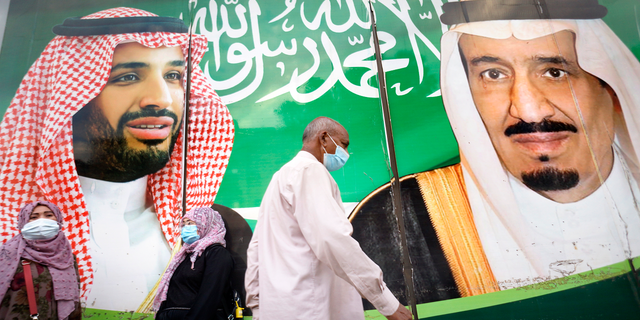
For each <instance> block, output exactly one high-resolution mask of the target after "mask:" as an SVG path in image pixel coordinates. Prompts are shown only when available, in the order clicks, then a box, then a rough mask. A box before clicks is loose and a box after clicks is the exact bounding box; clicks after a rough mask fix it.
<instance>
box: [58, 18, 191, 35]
mask: <svg viewBox="0 0 640 320" xmlns="http://www.w3.org/2000/svg"><path fill="white" fill-rule="evenodd" d="M188 31H189V28H187V25H185V24H184V22H183V21H182V20H180V19H178V18H172V17H125V18H104V19H80V18H68V19H65V20H64V22H63V23H62V24H59V25H57V26H55V27H53V33H55V34H57V35H59V36H99V35H105V34H122V33H140V32H175V33H187V32H188Z"/></svg>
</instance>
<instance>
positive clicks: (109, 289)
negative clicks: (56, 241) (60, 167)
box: [80, 176, 171, 311]
mask: <svg viewBox="0 0 640 320" xmlns="http://www.w3.org/2000/svg"><path fill="white" fill-rule="evenodd" d="M80 186H81V187H82V193H83V194H84V199H85V202H86V203H87V209H88V211H89V227H90V233H91V238H90V242H89V252H90V253H91V261H92V265H93V272H94V273H93V286H92V287H91V292H90V293H89V296H88V299H87V307H88V308H96V309H106V310H117V311H135V310H136V309H137V308H138V307H139V306H140V304H141V303H142V301H143V300H144V299H145V298H146V296H147V294H148V293H149V292H150V291H151V289H153V286H154V285H155V283H156V282H157V281H158V279H159V278H160V276H161V275H162V273H163V271H164V268H165V267H166V265H167V262H168V261H169V258H170V257H171V249H170V248H169V244H168V243H167V241H166V239H165V237H164V234H163V233H162V230H161V229H160V222H159V221H158V217H157V215H156V212H155V209H154V208H153V204H152V202H150V201H147V200H146V196H147V177H146V176H145V177H143V178H140V179H138V180H134V181H130V182H124V183H117V182H109V181H102V180H96V179H91V178H86V177H80ZM149 203H151V204H149Z"/></svg>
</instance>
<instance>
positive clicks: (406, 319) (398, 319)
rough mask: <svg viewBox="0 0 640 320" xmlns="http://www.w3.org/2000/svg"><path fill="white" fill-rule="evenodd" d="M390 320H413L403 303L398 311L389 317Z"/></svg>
mask: <svg viewBox="0 0 640 320" xmlns="http://www.w3.org/2000/svg"><path fill="white" fill-rule="evenodd" d="M387 319H389V320H411V312H409V310H407V308H405V306H403V305H402V303H401V304H400V305H399V306H398V310H396V312H394V313H393V314H392V315H390V316H387Z"/></svg>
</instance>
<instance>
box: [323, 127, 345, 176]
mask: <svg viewBox="0 0 640 320" xmlns="http://www.w3.org/2000/svg"><path fill="white" fill-rule="evenodd" d="M327 135H328V136H329V139H331V141H333V144H335V145H336V153H335V154H331V153H327V149H324V146H323V147H322V149H324V166H325V168H327V170H329V171H336V170H338V169H340V168H342V166H344V164H345V163H347V160H349V154H348V153H347V152H346V151H345V150H344V149H342V147H341V146H339V145H338V144H337V143H336V142H335V141H334V140H333V138H331V135H330V134H328V133H327Z"/></svg>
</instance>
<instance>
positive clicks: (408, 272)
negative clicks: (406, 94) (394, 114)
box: [369, 0, 418, 320]
mask: <svg viewBox="0 0 640 320" xmlns="http://www.w3.org/2000/svg"><path fill="white" fill-rule="evenodd" d="M369 12H370V15H371V28H372V32H373V46H374V48H375V51H376V63H377V66H378V84H379V87H380V101H381V102H382V117H383V119H384V127H385V132H386V135H387V150H388V151H389V162H390V164H391V172H392V174H393V177H392V179H391V195H392V203H393V212H394V214H395V215H396V219H397V221H398V229H399V232H400V244H401V245H402V273H403V275H404V282H405V285H406V289H407V300H408V302H409V305H410V306H411V312H412V314H413V318H414V319H416V320H417V319H418V310H417V309H416V297H415V293H414V291H413V267H412V266H411V259H410V258H409V247H408V246H407V235H406V234H405V230H404V216H403V215H402V197H401V193H400V177H399V176H398V164H397V162H396V150H395V146H394V144H393V130H391V113H390V112H389V96H388V94H387V84H386V81H385V75H384V70H383V69H382V54H381V53H380V42H379V40H378V30H377V28H376V19H375V16H374V12H373V5H372V4H371V0H369Z"/></svg>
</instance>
